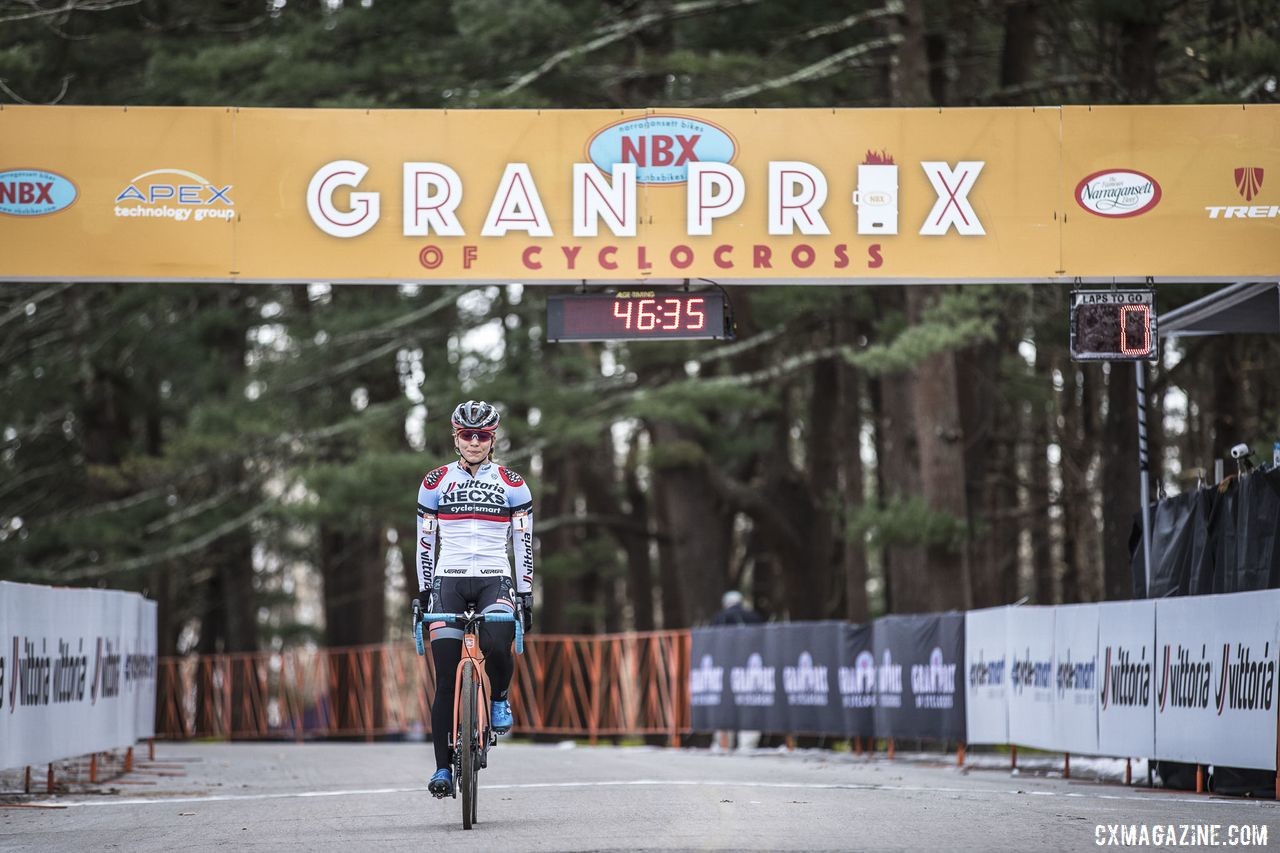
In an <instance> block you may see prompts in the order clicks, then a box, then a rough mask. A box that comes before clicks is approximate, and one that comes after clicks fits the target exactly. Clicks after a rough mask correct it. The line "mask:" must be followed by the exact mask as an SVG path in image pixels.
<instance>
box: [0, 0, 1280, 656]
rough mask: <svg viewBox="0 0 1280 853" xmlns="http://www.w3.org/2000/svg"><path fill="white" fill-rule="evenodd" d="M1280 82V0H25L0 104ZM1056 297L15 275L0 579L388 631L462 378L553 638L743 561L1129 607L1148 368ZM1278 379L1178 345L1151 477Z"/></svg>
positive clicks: (1262, 406)
mask: <svg viewBox="0 0 1280 853" xmlns="http://www.w3.org/2000/svg"><path fill="white" fill-rule="evenodd" d="M1278 74H1280V4H1278V3H1277V2H1276V0H1064V2H1050V0H954V2H942V0H887V2H884V3H883V4H876V3H869V2H853V0H846V2H830V0H821V2H817V0H787V2H780V0H680V1H679V2H676V1H675V0H527V2H505V0H423V2H391V0H364V2H360V3H354V2H352V3H344V2H341V0H327V2H316V0H309V2H298V0H288V2H286V0H270V2H268V1H267V0H253V1H252V2H251V1H250V0H221V2H196V1H195V0H0V104H2V103H63V104H121V105H135V104H151V105H192V106H194V105H236V106H287V107H342V108H405V109H409V108H422V109H439V108H446V107H447V108H450V109H466V108H476V107H488V108H612V109H616V108H621V107H642V106H664V107H680V106H697V107H717V106H733V107H769V108H779V107H846V108H847V107H885V106H949V107H962V106H1012V105H1039V104H1045V105H1055V106H1056V105H1059V104H1077V103H1089V104H1147V103H1257V102H1271V103H1274V102H1275V101H1276V100H1277V98H1278V97H1280V96H1278V94H1277V91H1276V86H1277V76H1278ZM0 145H2V143H0ZM19 165H21V164H19ZM2 263H3V260H2V259H0V264H2ZM1210 289H1211V288H1208V287H1201V286H1195V285H1161V286H1158V287H1157V298H1158V304H1159V308H1160V310H1162V311H1168V310H1169V309H1171V308H1174V307H1177V306H1178V305H1181V304H1185V303H1187V302H1189V301H1191V300H1192V299H1194V298H1196V297H1198V296H1201V295H1203V294H1204V293H1206V292H1208V291H1209V290H1210ZM1069 290H1070V287H1069V286H1068V285H1061V286H1055V285H1035V286H1032V285H1009V284H1001V285H981V284H974V285H966V286H964V287H957V286H923V285H921V286H912V287H887V286H869V287H799V286H770V287H734V288H729V291H730V295H731V297H732V301H733V304H734V307H735V309H736V315H737V322H738V341H737V342H736V343H733V344H725V343H716V342H693V343H690V342H674V343H662V344H654V343H648V344H644V343H640V344H625V343H603V344H601V343H590V344H553V343H548V342H546V340H545V339H544V336H543V324H544V310H545V295H547V294H549V293H552V292H557V291H556V290H555V289H552V288H546V287H538V288H523V287H521V286H520V285H518V284H512V285H509V286H505V287H485V288H465V287H461V286H431V287H424V286H414V285H408V284H406V285H402V286H342V287H331V286H328V285H325V284H310V285H305V284H300V285H270V286H268V285H209V286H206V285H145V284H93V285H87V284H86V285H70V284H50V283H31V284H5V285H3V286H0V579H5V580H15V581H25V582H33V583H45V584H58V585H72V586H77V585H93V586H105V587H112V588H123V589H137V590H141V591H143V592H144V593H145V594H146V595H148V596H149V597H151V598H153V599H155V600H156V601H158V602H159V614H160V615H159V620H160V636H159V644H160V649H159V651H160V654H162V655H169V654H175V653H185V652H191V651H197V652H213V651H226V652H243V651H251V650H257V649H279V648H283V647H287V646H292V645H296V644H299V643H314V644H318V645H327V646H347V645H352V644H361V643H376V642H382V641H384V640H385V639H388V638H390V639H397V638H401V637H403V636H404V632H405V629H406V628H407V621H408V620H407V613H408V608H407V604H408V600H409V597H410V594H411V592H413V591H416V589H417V583H416V580H415V577H414V571H413V562H414V558H413V546H414V533H413V523H414V507H415V498H416V493H417V488H418V483H419V481H420V480H421V478H422V476H423V474H424V473H425V472H426V471H427V470H429V469H430V468H432V467H435V466H437V465H440V464H444V463H446V462H447V461H449V460H450V459H451V458H452V457H453V452H452V446H451V442H450V436H449V428H448V415H449V413H450V412H451V410H452V408H453V406H454V405H455V404H456V403H457V402H458V401H460V400H464V399H468V398H475V399H486V400H489V401H492V402H495V403H497V404H498V405H499V406H500V408H501V409H502V411H503V415H504V419H503V427H504V429H503V431H502V434H501V439H500V441H499V444H498V455H499V457H500V459H501V460H502V462H503V463H504V464H507V465H510V466H512V467H514V468H515V469H517V470H518V471H520V472H522V473H523V474H524V475H525V476H526V477H528V479H529V480H530V483H531V485H532V487H533V490H534V494H535V496H536V499H537V504H536V518H537V522H536V528H537V533H538V540H539V549H540V551H539V553H540V557H539V589H538V599H537V601H538V619H537V621H538V628H539V630H541V631H546V632H588V633H590V632H601V631H609V632H612V631H619V630H645V629H651V628H655V627H666V628H673V627H684V626H689V625H693V624H698V623H702V622H705V621H706V620H707V619H708V617H709V616H710V615H711V614H712V613H713V612H714V611H715V610H716V609H717V608H718V606H719V599H720V595H721V593H722V592H723V591H725V590H726V589H729V588H740V589H742V590H743V591H744V592H745V593H746V594H747V596H748V600H749V601H751V602H753V603H754V605H755V606H756V607H757V609H759V610H761V611H762V612H763V613H764V614H765V615H766V616H768V617H771V618H774V619H825V618H837V619H846V618H847V619H851V620H855V621H866V620H867V619H869V618H871V617H874V616H877V615H880V614H883V613H890V612H893V613H909V612H922V611H936V610H945V609H951V608H971V607H982V606H988V605H997V604H1004V603H1009V602H1013V601H1016V600H1019V599H1023V598H1026V599H1028V600H1030V601H1033V602H1036V603H1042V604H1051V603H1067V602H1078V601H1096V600H1104V599H1123V598H1129V597H1131V595H1132V587H1131V581H1130V567H1129V554H1130V536H1131V533H1132V529H1133V523H1134V516H1135V513H1136V511H1137V510H1138V505H1139V501H1138V494H1139V487H1138V469H1137V438H1136V433H1137V398H1136V391H1135V380H1134V371H1133V370H1132V369H1131V367H1130V366H1129V365H1128V364H1116V365H1112V366H1111V367H1110V368H1109V367H1108V366H1107V365H1105V364H1097V363H1093V364H1077V363H1073V362H1072V361H1071V360H1070V358H1069V353H1068V351H1067V341H1068V335H1067V310H1068V309H1067V299H1068V293H1069ZM1277 365H1280V343H1278V342H1277V341H1275V340H1273V339H1263V338H1231V337H1225V338H1209V339H1195V340H1189V341H1179V342H1178V343H1176V344H1169V345H1167V346H1166V347H1165V348H1164V354H1163V358H1162V360H1161V362H1160V363H1159V364H1158V365H1154V366H1153V367H1152V368H1151V369H1150V371H1149V377H1150V378H1149V380H1148V390H1149V394H1150V405H1151V411H1152V413H1153V414H1152V417H1151V418H1150V426H1151V430H1152V434H1151V438H1152V459H1153V467H1154V473H1153V476H1154V478H1155V486H1156V488H1157V489H1158V490H1167V491H1169V492H1175V491H1180V490H1187V489H1191V488H1195V487H1196V486H1197V479H1198V477H1203V476H1204V475H1203V472H1204V471H1205V470H1206V469H1207V470H1209V471H1211V470H1212V464H1213V460H1214V459H1215V458H1221V457H1223V456H1225V455H1226V454H1227V450H1228V448H1230V447H1231V446H1232V445H1234V444H1236V443H1238V442H1241V441H1244V442H1248V443H1250V444H1252V445H1253V446H1254V447H1255V449H1258V448H1269V447H1270V445H1271V442H1272V440H1273V439H1276V438H1280V376H1278V375H1277Z"/></svg>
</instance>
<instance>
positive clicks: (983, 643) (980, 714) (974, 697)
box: [964, 607, 1011, 743]
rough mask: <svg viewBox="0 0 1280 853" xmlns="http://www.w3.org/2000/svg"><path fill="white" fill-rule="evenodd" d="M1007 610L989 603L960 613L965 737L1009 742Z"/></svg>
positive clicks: (984, 741)
mask: <svg viewBox="0 0 1280 853" xmlns="http://www.w3.org/2000/svg"><path fill="white" fill-rule="evenodd" d="M1009 610H1010V608H1008V607H991V608H988V609H986V610H970V611H969V612H967V613H965V615H964V669H965V673H966V675H967V678H966V685H965V689H966V693H965V701H964V710H965V731H966V732H967V734H966V736H965V740H966V741H967V742H969V743H1010V742H1011V741H1010V739H1009Z"/></svg>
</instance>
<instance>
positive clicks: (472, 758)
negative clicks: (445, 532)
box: [413, 601, 524, 829]
mask: <svg viewBox="0 0 1280 853" xmlns="http://www.w3.org/2000/svg"><path fill="white" fill-rule="evenodd" d="M474 607H475V605H474V604H469V605H468V606H467V610H466V611H465V612H463V613H426V614H424V613H423V612H422V606H421V605H420V604H419V603H418V602H417V601H414V603H413V639H414V644H415V645H416V646H417V651H418V654H419V655H423V656H425V655H426V653H427V650H426V645H425V643H424V642H423V639H422V625H423V623H424V622H452V623H454V624H460V625H461V626H462V659H461V661H459V663H458V671H457V673H456V675H455V676H454V683H453V731H452V732H450V737H449V746H450V748H452V750H453V778H454V780H455V781H454V788H453V796H454V798H455V799H456V798H457V796H458V789H459V788H461V789H462V828H463V829H470V828H471V827H472V825H474V824H475V823H476V800H477V795H478V793H479V785H478V781H477V777H478V776H479V773H480V770H481V769H483V768H485V767H488V766H489V747H491V746H496V745H497V743H498V735H497V733H496V732H494V731H493V730H492V729H491V728H490V727H489V677H488V675H486V674H485V670H484V655H482V654H481V653H480V636H479V627H480V625H481V623H484V622H514V623H515V626H516V654H523V653H524V621H523V619H522V618H521V614H519V613H494V612H489V613H476V612H475V610H474V609H473V608H474ZM436 689H437V690H440V689H441V685H440V674H439V673H436ZM434 736H435V733H433V737H434Z"/></svg>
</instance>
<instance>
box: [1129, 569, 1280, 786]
mask: <svg viewBox="0 0 1280 853" xmlns="http://www.w3.org/2000/svg"><path fill="white" fill-rule="evenodd" d="M1155 606H1156V655H1155V661H1154V664H1155V666H1154V670H1155V671H1154V676H1153V689H1154V691H1155V697H1154V702H1155V712H1156V713H1155V729H1156V743H1155V750H1156V757H1157V758H1163V759H1169V760H1173V761H1198V762H1207V761H1212V762H1213V763H1215V764H1222V765H1226V766H1230V767H1255V768H1260V769H1264V770H1274V769H1275V767H1276V714H1277V708H1276V667H1277V664H1278V663H1280V650H1278V649H1277V641H1278V640H1280V590H1265V591H1260V592H1248V593H1234V594H1230V595H1201V596H1189V597H1184V598H1165V599H1160V600H1159V601H1157V602H1156V603H1155Z"/></svg>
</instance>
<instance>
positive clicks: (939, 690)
mask: <svg viewBox="0 0 1280 853" xmlns="http://www.w3.org/2000/svg"><path fill="white" fill-rule="evenodd" d="M911 692H912V693H913V694H914V695H915V701H916V707H917V708H953V707H955V703H956V665H955V664H954V663H947V662H946V661H945V660H943V657H942V649H941V648H939V647H938V646H934V648H933V651H931V652H930V653H929V662H928V663H927V664H922V663H913V664H912V665H911Z"/></svg>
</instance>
